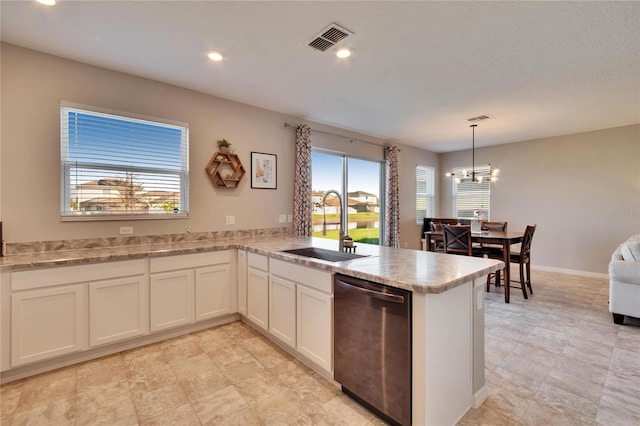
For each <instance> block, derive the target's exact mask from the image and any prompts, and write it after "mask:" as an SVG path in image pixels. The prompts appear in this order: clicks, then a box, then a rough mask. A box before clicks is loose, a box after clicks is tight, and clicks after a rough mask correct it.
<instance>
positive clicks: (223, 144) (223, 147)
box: [218, 139, 231, 154]
mask: <svg viewBox="0 0 640 426" xmlns="http://www.w3.org/2000/svg"><path fill="white" fill-rule="evenodd" d="M230 147H231V143H230V142H229V141H228V140H226V139H220V140H219V141H218V148H219V150H220V152H222V153H224V154H227V153H229V152H230Z"/></svg>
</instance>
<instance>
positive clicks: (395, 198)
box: [384, 145, 400, 247]
mask: <svg viewBox="0 0 640 426" xmlns="http://www.w3.org/2000/svg"><path fill="white" fill-rule="evenodd" d="M398 151H399V149H398V147H397V146H394V145H387V146H385V148H384V159H385V177H386V194H385V204H386V205H385V209H384V225H385V226H384V245H385V246H389V247H398V246H399V245H400V193H399V189H400V186H399V182H398Z"/></svg>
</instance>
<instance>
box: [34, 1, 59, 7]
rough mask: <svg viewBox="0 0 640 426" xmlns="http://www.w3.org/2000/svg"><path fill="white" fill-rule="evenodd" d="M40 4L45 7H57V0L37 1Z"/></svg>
mask: <svg viewBox="0 0 640 426" xmlns="http://www.w3.org/2000/svg"><path fill="white" fill-rule="evenodd" d="M36 1H37V2H38V3H40V4H44V5H45V6H55V5H56V0H36Z"/></svg>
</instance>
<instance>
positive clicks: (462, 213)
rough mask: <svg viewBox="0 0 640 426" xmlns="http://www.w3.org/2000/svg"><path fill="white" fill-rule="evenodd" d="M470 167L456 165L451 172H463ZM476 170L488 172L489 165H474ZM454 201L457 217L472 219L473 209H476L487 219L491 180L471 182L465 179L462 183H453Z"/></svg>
mask: <svg viewBox="0 0 640 426" xmlns="http://www.w3.org/2000/svg"><path fill="white" fill-rule="evenodd" d="M470 169H471V167H456V168H454V169H453V172H454V173H455V174H456V175H458V174H463V171H464V170H470ZM475 170H476V172H478V171H481V172H485V173H489V165H488V164H487V165H481V166H476V167H475ZM453 191H454V194H453V195H454V196H453V200H454V203H455V206H454V211H455V212H456V217H457V218H458V219H473V218H474V216H473V211H474V210H475V209H478V210H479V212H480V214H481V215H484V217H485V218H486V220H489V212H490V200H491V182H490V181H489V179H485V180H483V181H482V182H472V181H471V180H466V181H464V182H462V183H456V182H455V180H454V183H453Z"/></svg>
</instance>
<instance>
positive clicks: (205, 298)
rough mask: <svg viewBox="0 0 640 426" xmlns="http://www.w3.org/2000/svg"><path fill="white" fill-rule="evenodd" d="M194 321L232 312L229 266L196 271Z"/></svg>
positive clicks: (209, 267) (217, 266)
mask: <svg viewBox="0 0 640 426" xmlns="http://www.w3.org/2000/svg"><path fill="white" fill-rule="evenodd" d="M195 297H196V321H200V320H204V319H207V318H213V317H217V316H220V315H224V314H230V313H231V312H233V310H232V309H231V269H230V265H229V264H225V265H216V266H208V267H206V268H198V269H196V296H195Z"/></svg>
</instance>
